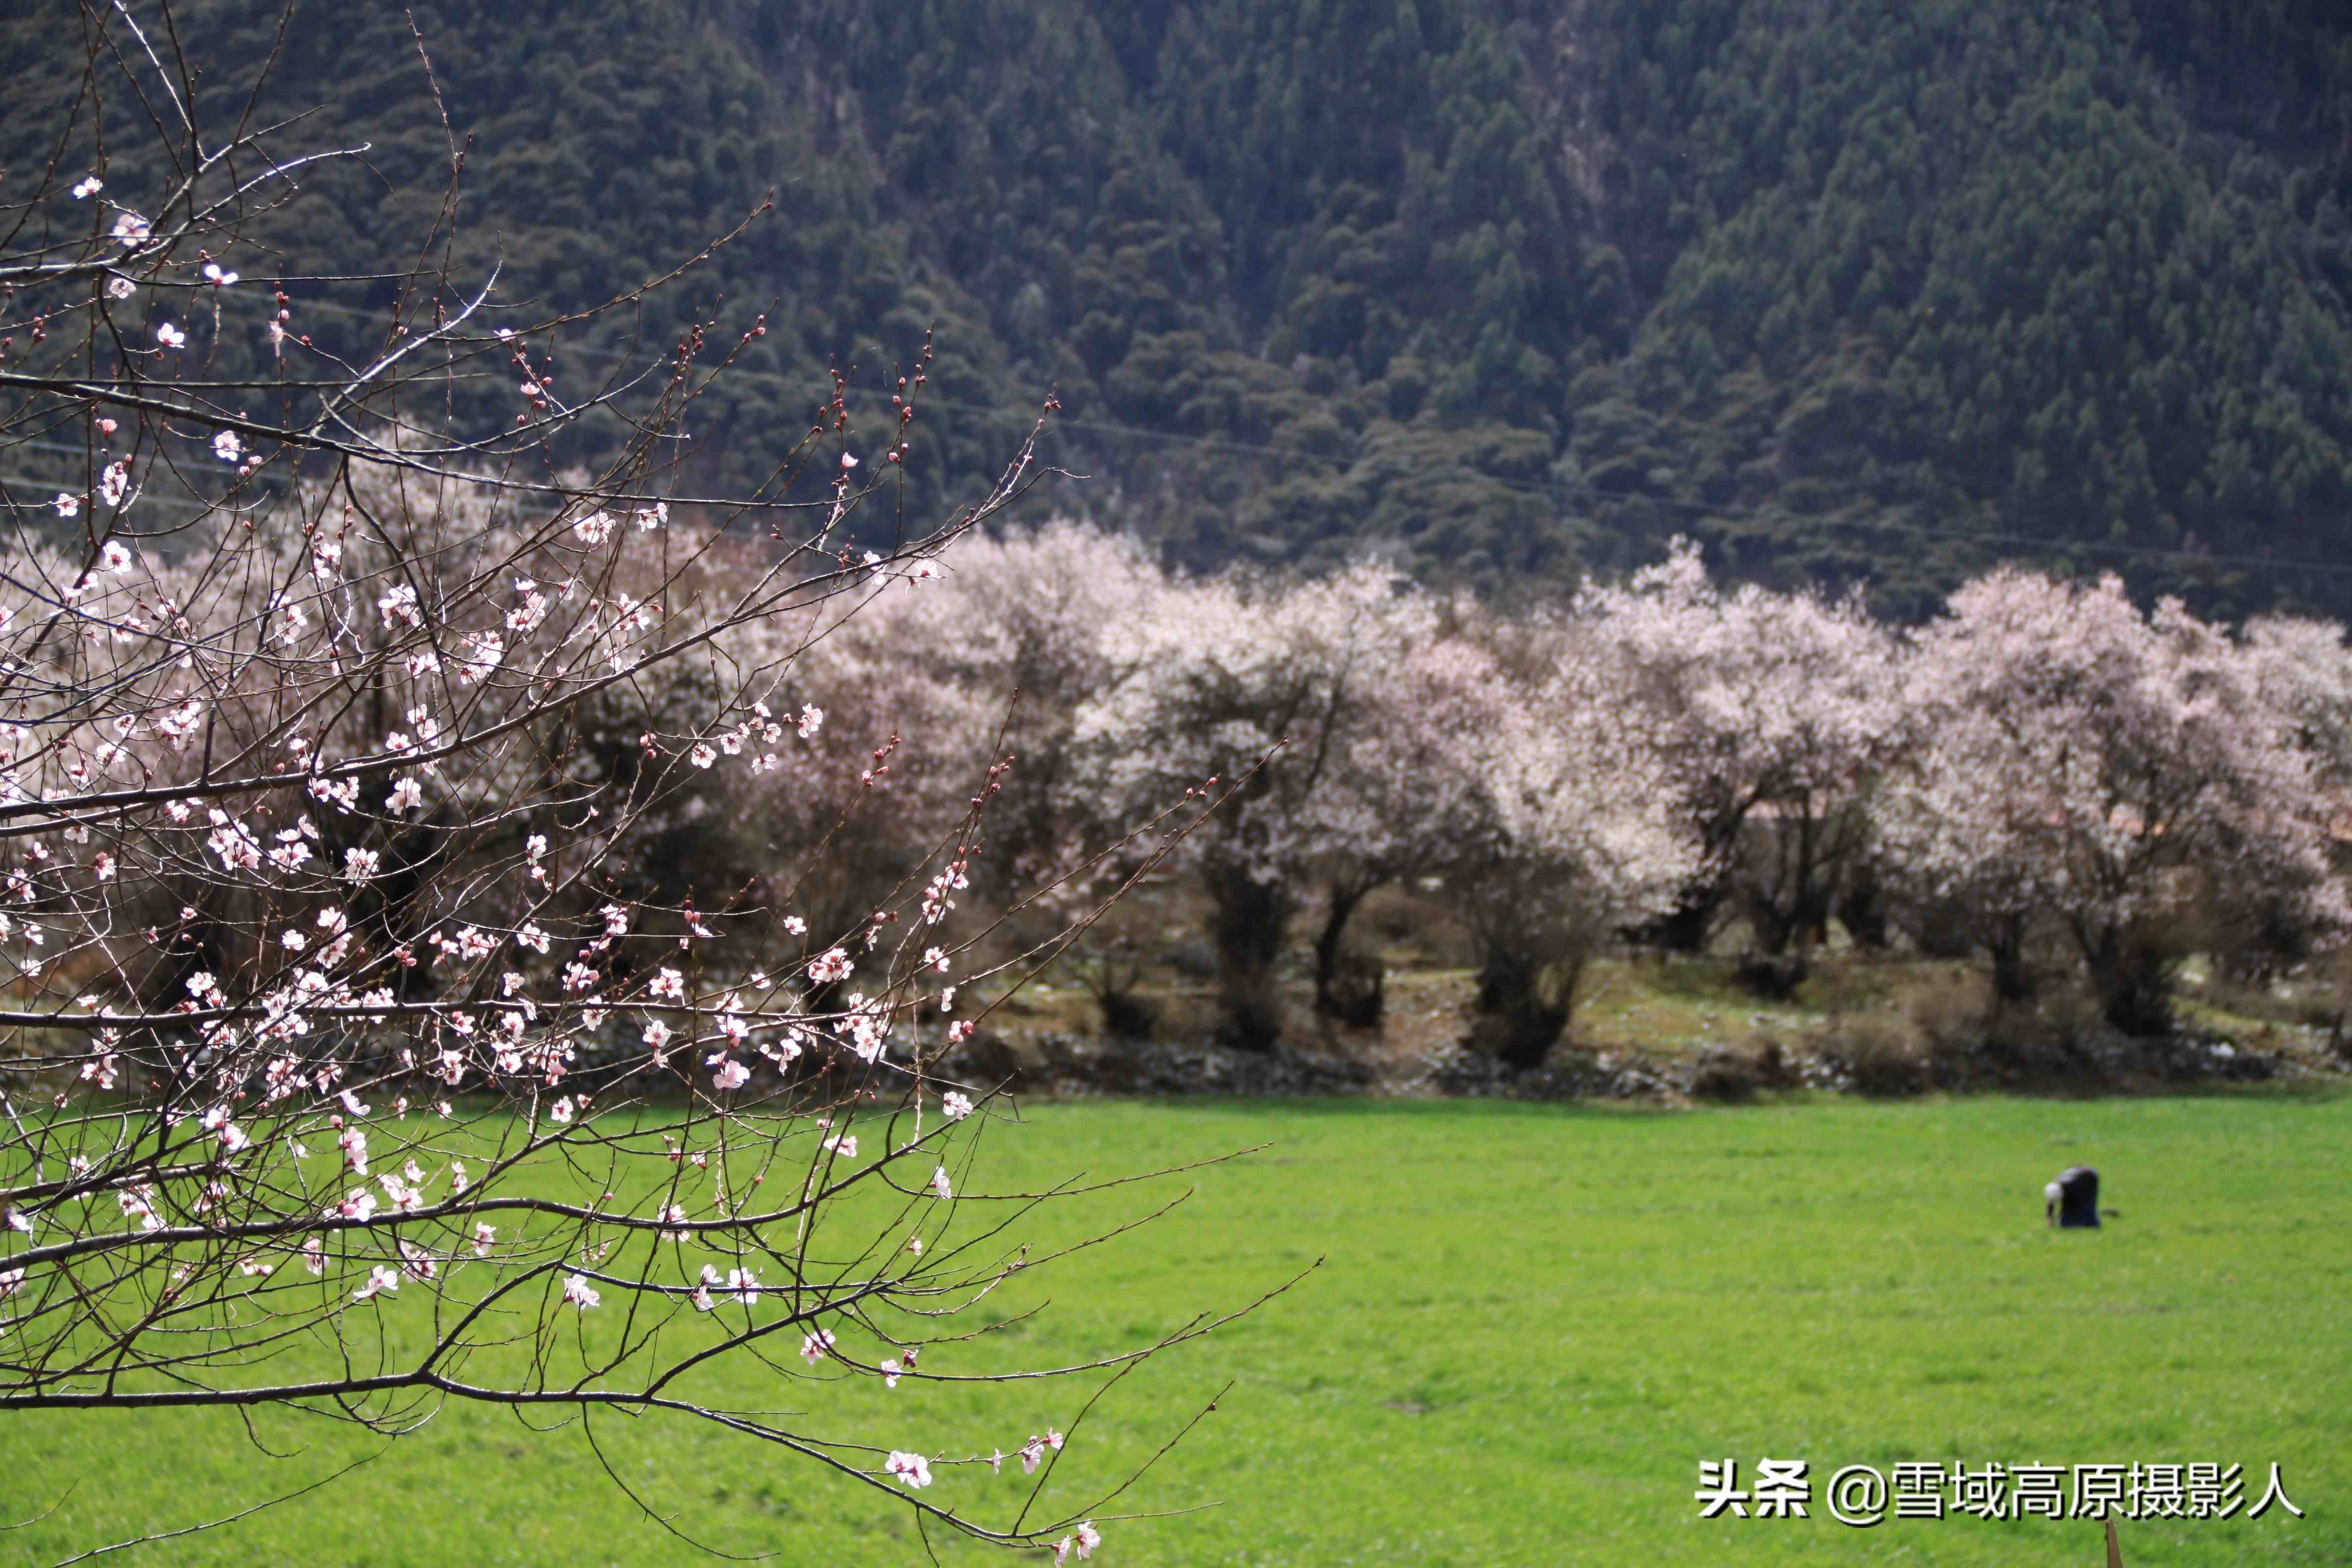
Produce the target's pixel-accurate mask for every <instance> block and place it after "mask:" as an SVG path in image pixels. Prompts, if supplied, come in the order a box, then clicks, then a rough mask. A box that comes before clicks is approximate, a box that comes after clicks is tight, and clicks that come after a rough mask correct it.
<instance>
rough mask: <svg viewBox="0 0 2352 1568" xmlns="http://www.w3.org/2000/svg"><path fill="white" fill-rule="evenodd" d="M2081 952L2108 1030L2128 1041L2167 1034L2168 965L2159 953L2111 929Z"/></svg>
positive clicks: (2169, 1021) (2169, 1013) (2169, 1027)
mask: <svg viewBox="0 0 2352 1568" xmlns="http://www.w3.org/2000/svg"><path fill="white" fill-rule="evenodd" d="M2082 948H2083V956H2084V960H2085V961H2086V962H2087V963H2088V964H2089V967H2090V971H2091V984H2092V985H2093V986H2094V987H2095V989H2096V990H2097V992H2098V994H2099V1007H2100V1010H2101V1011H2102V1012H2103V1013H2104V1014H2105V1016H2106V1020H2107V1023H2108V1024H2109V1026H2112V1027H2113V1028H2115V1029H2116V1031H2117V1032H2118V1033H2120V1034H2125V1035H2128V1036H2130V1037H2133V1038H2134V1039H2154V1038H2158V1037H2161V1036H2164V1035H2168V1034H2170V1033H2171V1032H2172V995H2171V991H2172V986H2171V980H2172V966H2171V964H2170V963H2168V962H2166V960H2165V959H2164V957H2163V955H2162V954H2160V953H2158V952H2156V951H2154V950H2153V949H2151V948H2150V947H2149V946H2148V945H2147V943H2146V942H2137V941H2135V940H2134V939H2133V938H2132V937H2131V936H2130V935H2129V934H2127V933H2126V932H2124V931H2118V930H2116V928H2114V927H2112V926H2111V927H2109V928H2107V929H2106V930H2105V931H2101V932H2100V933H2099V938H2098V940H2097V941H2096V942H2090V941H2084V942H2082Z"/></svg>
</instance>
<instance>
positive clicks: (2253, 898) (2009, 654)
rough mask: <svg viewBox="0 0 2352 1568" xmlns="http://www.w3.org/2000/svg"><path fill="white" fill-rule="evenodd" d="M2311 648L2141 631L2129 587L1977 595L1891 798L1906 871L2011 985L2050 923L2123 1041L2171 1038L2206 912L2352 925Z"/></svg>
mask: <svg viewBox="0 0 2352 1568" xmlns="http://www.w3.org/2000/svg"><path fill="white" fill-rule="evenodd" d="M2298 650H2300V651H2301V652H2303V653H2305V654H2308V653H2309V651H2310V641H2309V639H2308V638H2307V637H2304V638H2296V639H2292V642H2290V640H2289V639H2286V638H2284V637H2272V636H2262V637H2257V638H2256V640H2255V642H2254V644H2253V645H2252V647H2251V649H2250V648H2249V647H2247V646H2245V645H2242V644H2241V643H2240V642H2238V641H2237V640H2235V639H2233V638H2231V637H2230V636H2229V635H2228V633H2227V632H2226V631H2225V630H2224V629H2223V628H2221V627H2219V626H2213V625H2210V623H2207V622H2204V621H2201V620H2200V619H2198V618H2197V617H2196V616H2192V615H2190V614H2189V612H2188V611H2187V610H2185V609H2184V608H2183V607H2182V606H2181V605H2179V603H2178V602H2177V601H2170V600H2168V601H2165V602H2163V603H2161V604H2159V605H2157V606H2156V608H2155V610H2154V611H2153V612H2152V613H2149V614H2145V615H2144V614H2142V613H2141V612H2140V611H2139V610H2138V609H2137V608H2136V607H2135V606H2134V605H2132V603H2131V601H2130V600H2129V598H2128V597H2127V596H2126V594H2125V592H2124V588H2123V584H2121V583H2120V582H2119V581H2118V580H2116V578H2114V577H2105V578H2102V579H2100V580H2099V581H2098V582H2097V583H2095V584H2087V585H2086V584H2069V583H2061V582H2053V581H2052V580H2050V579H2047V578H2044V577H2042V576H2040V575H2038V574H2032V573H2028V572H2022V571H2018V570H2014V569H2003V570H2000V571H1997V572H1994V573H1991V574H1988V575H1987V576H1985V577H1982V578H1979V579H1978V580H1977V581H1976V582H1974V583H1971V584H1968V585H1967V586H1966V587H1964V588H1962V589H1961V590H1960V591H1959V592H1958V593H1957V594H1955V595H1953V596H1952V600H1951V608H1950V611H1949V613H1948V615H1947V616H1945V617H1944V618H1943V619H1942V620H1940V621H1938V622H1937V623H1936V624H1935V625H1934V626H1930V627H1929V628H1928V629H1927V631H1926V632H1925V633H1923V634H1922V636H1921V637H1920V647H1919V653H1918V658H1917V662H1916V666H1915V668H1914V670H1913V673H1912V678H1911V682H1910V691H1911V701H1912V702H1913V704H1914V705H1915V707H1916V710H1917V711H1918V713H1919V716H1920V720H1921V731H1922V734H1923V737H1924V738H1923V741H1922V743H1921V745H1920V747H1919V749H1918V751H1917V752H1916V755H1915V756H1914V758H1913V759H1912V760H1911V762H1910V763H1908V764H1907V765H1906V767H1905V768H1904V769H1903V770H1901V772H1900V773H1899V775H1898V782H1897V784H1896V785H1895V788H1893V789H1892V790H1890V792H1889V798H1888V801H1887V805H1886V811H1885V832H1886V834H1887V836H1888V837H1889V840H1890V843H1891V845H1892V847H1893V850H1894V855H1895V858H1896V859H1897V860H1898V861H1899V862H1900V863H1902V864H1904V865H1905V866H1906V867H1907V868H1909V870H1910V873H1911V874H1912V875H1914V876H1919V877H1924V879H1926V881H1927V885H1928V887H1929V889H1930V891H1931V892H1933V893H1935V894H1937V895H1939V896H1941V897H1944V898H1946V899H1948V900H1952V901H1953V902H1955V903H1956V904H1957V905H1958V906H1959V907H1960V908H1961V909H1963V910H1966V911H1967V913H1968V915H1969V919H1970V920H1971V921H1973V922H1974V925H1975V929H1976V930H1977V931H1979V933H1980V936H1981V940H1983V941H1984V942H1986V943H1987V945H1988V946H1990V948H1991V949H1992V951H1993V953H1994V958H1995V961H1996V967H1997V970H2006V969H2013V966H2014V965H2015V964H2016V963H2018V954H2019V951H2020V948H2021V944H2022V942H2023V935H2024V931H2025V930H2026V928H2027V925H2028V923H2029V922H2031V921H2035V920H2040V919H2047V920H2049V921H2053V922H2055V923H2056V925H2057V926H2058V927H2059V928H2060V929H2061V930H2063V931H2064V932H2065V934H2066V936H2067V937H2068V938H2069V939H2070V940H2071V941H2072V942H2073V944H2074V947H2075V948H2076V950H2077V951H2078V952H2079V953H2080V955H2081V957H2082V960H2083V962H2084V966H2085V968H2086V970H2087V973H2088V974H2089V978H2090V980H2091V982H2092V984H2093V985H2094V987H2095V989H2096V991H2097V993H2098V996H2099V1000H2100V1003H2101V1005H2102V1007H2103V1008H2104V1010H2105V1016H2106V1018H2107V1021H2108V1022H2109V1023H2110V1024H2111V1025H2113V1026H2115V1027H2116V1028H2117V1029H2118V1030H2121V1031H2123V1032H2124V1033H2126V1034H2130V1035H2150V1034H2157V1033H2160V1032H2162V1031H2163V1030H2165V1029H2166V1028H2167V1027H2168V1026H2169V1023H2170V1009H2169V1005H2168V1001H2169V988H2170V980H2171V975H2172V973H2173V970H2174V969H2175V967H2176V966H2177V964H2178V963H2179V960H2180V959H2181V958H2182V957H2183V956H2184V955H2185V954H2186V952H2189V951H2191V950H2193V949H2194V948H2196V947H2197V946H2199V945H2201V944H2206V943H2210V941H2211V940H2212V939H2213V933H2212V932H2211V931H2199V930H2197V929H2195V928H2194V926H2193V925H2191V924H2190V923H2189V922H2190V921H2192V918H2193V917H2194V916H2195V915H2196V913H2197V912H2198V911H2200V910H2202V911H2206V913H2207V917H2208V918H2209V919H2212V920H2214V921H2216V923H2218V924H2221V925H2225V926H2226V925H2229V924H2232V923H2236V922H2238V921H2242V920H2244V919H2246V918H2248V916H2249V913H2250V911H2254V910H2257V909H2258V907H2271V906H2276V907H2284V908H2287V909H2290V910H2292V912H2293V915H2294V920H2295V921H2297V922H2298V923H2300V924H2303V925H2305V926H2307V927H2311V928H2314V929H2320V930H2327V929H2340V927H2341V926H2342V925H2343V923H2344V918H2345V912H2346V911H2345V909H2344V903H2343V892H2342V889H2341V887H2340V885H2339V883H2338V882H2337V881H2336V879H2335V878H2334V877H2333V876H2332V875H2331V868H2330V866H2329V863H2328V856H2327V848H2328V843H2329V825H2330V821H2331V818H2332V817H2333V816H2334V814H2335V811H2336V805H2335V803H2334V797H2333V796H2332V795H2331V793H2330V792H2329V791H2328V790H2327V789H2326V788H2325V787H2324V785H2325V784H2326V773H2325V771H2324V769H2323V766H2322V752H2321V751H2320V750H2319V749H2317V748H2316V747H2315V745H2314V744H2312V743H2311V742H2312V733H2313V726H2314V724H2315V721H2316V719H2317V718H2319V717H2320V716H2321V709H2322V706H2323V705H2322V704H2320V703H2318V702H2316V701H2314V702H2311V703H2307V704H2306V703H2298V702H2297V701H2296V700H2294V697H2295V694H2296V693H2297V692H2299V691H2304V690H2305V687H2303V686H2301V685H2298V684H2295V683H2294V682H2293V681H2290V680H2289V679H2288V673H2289V672H2288V670H2287V669H2285V668H2283V666H2284V665H2285V664H2287V663H2288V662H2290V656H2291V655H2292V654H2293V653H2294V652H2296V651H2298ZM2305 662H2306V663H2308V662H2309V661H2308V660H2306V661H2305ZM2338 679H2340V677H2339V678H2338ZM2002 982H2003V988H2004V990H2005V991H2007V992H2009V993H2011V994H2016V993H2018V992H2021V990H2022V988H2023V985H2022V978H2021V976H2020V975H2018V974H2016V973H2013V972H2012V973H2004V974H2003V975H2002Z"/></svg>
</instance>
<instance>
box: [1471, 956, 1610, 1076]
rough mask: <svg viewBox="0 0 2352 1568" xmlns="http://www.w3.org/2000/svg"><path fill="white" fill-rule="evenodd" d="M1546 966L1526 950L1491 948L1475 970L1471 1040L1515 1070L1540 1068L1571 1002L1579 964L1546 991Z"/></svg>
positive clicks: (1566, 1016) (1561, 1026) (1572, 1005)
mask: <svg viewBox="0 0 2352 1568" xmlns="http://www.w3.org/2000/svg"><path fill="white" fill-rule="evenodd" d="M1547 967H1548V966H1547V965H1546V964H1545V963H1543V962H1542V961H1541V960H1539V959H1538V958H1537V957H1536V955H1535V954H1533V953H1531V952H1523V951H1519V950H1517V949H1512V948H1506V947H1490V948H1488V949H1487V951H1486V963H1485V964H1484V965H1483V966H1482V967H1481V968H1480V969H1479V971H1478V1012H1479V1014H1480V1017H1479V1021H1478V1026H1477V1030H1476V1033H1475V1036H1474V1038H1475V1039H1476V1040H1478V1041H1479V1042H1480V1043H1481V1044H1482V1045H1484V1046H1485V1047H1486V1048H1487V1049H1488V1050H1490V1051H1492V1052H1493V1053H1494V1055H1495V1057H1496V1058H1497V1059H1498V1060H1500V1061H1501V1062H1502V1063H1503V1065H1504V1066H1506V1067H1507V1068H1511V1070H1513V1071H1514V1072H1527V1071H1528V1070H1530V1069H1532V1068H1539V1067H1541V1066H1543V1064H1544V1058H1546V1057H1548V1056H1549V1055H1550V1054H1551V1048H1552V1047H1553V1046H1554V1045H1556V1044H1557V1043H1558V1042H1559V1037H1560V1032H1561V1031H1562V1030H1564V1029H1566V1028H1567V1027H1568V1020H1569V1015H1570V1009H1571V1008H1573V1007H1574V1005H1575V1003H1576V972H1577V971H1578V970H1580V969H1581V968H1582V967H1583V965H1582V963H1581V962H1580V961H1579V962H1574V963H1570V965H1568V970H1569V973H1567V975H1566V976H1565V979H1564V982H1563V983H1560V984H1555V985H1554V986H1551V987H1549V988H1548V987H1546V985H1545V984H1544V979H1545V970H1546V968H1547ZM1555 978H1558V977H1555Z"/></svg>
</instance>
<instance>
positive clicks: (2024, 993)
mask: <svg viewBox="0 0 2352 1568" xmlns="http://www.w3.org/2000/svg"><path fill="white" fill-rule="evenodd" d="M1985 950H1986V951H1987V952H1990V954H1991V955H1992V991H1993V994H1994V995H1996V996H1998V997H2000V999H2001V1000H2002V1001H2004V1002H2031V1001H2032V1000H2033V976H2032V974H2031V973H2027V971H2026V967H2025V921H2023V920H2022V919H2021V918H2019V917H2017V916H2014V915H2012V916H2011V917H2010V918H2009V919H2007V920H2005V921H2001V922H2000V925H1998V926H1996V927H1995V928H1994V929H1993V934H1992V940H1991V941H1990V942H1986V943H1985Z"/></svg>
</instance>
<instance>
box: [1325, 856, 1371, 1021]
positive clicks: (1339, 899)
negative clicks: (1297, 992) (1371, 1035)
mask: <svg viewBox="0 0 2352 1568" xmlns="http://www.w3.org/2000/svg"><path fill="white" fill-rule="evenodd" d="M1371 890H1372V885H1371V884H1370V883H1363V884H1352V883H1351V884H1344V885H1343V884H1339V883H1334V884H1333V885H1332V887H1331V889H1330V899H1331V901H1330V908H1329V910H1328V911H1327V912H1326V913H1325V915H1324V917H1323V930H1322V932H1321V934H1319V935H1318V936H1317V937H1316V939H1315V1010H1316V1011H1317V1012H1318V1013H1320V1014H1322V1015H1323V1016H1326V1017H1329V1018H1337V1019H1339V1021H1340V1022H1342V1023H1346V1024H1354V1025H1358V1026H1362V1027H1365V1028H1370V1027H1371V1026H1374V1025H1376V1024H1378V1023H1379V1022H1380V1021H1381V1006H1382V995H1383V990H1382V984H1381V964H1380V961H1379V960H1378V959H1376V958H1373V957H1370V955H1368V954H1365V953H1359V952H1349V951H1348V949H1347V948H1346V946H1345V945H1344V944H1343V941H1342V939H1343V938H1344V936H1345V935H1346V932H1347V929H1348V917H1349V916H1350V915H1352V914H1353V913H1355V911H1356V906H1357V905H1358V904H1360V903H1361V902H1363V900H1364V895H1365V894H1366V893H1369V892H1370V891H1371Z"/></svg>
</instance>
